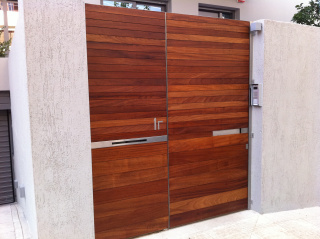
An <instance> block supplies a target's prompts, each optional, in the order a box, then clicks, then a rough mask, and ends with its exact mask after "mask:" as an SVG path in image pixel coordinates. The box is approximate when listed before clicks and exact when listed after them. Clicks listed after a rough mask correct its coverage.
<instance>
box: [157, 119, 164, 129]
mask: <svg viewBox="0 0 320 239" xmlns="http://www.w3.org/2000/svg"><path fill="white" fill-rule="evenodd" d="M160 123H163V121H158V130H160Z"/></svg>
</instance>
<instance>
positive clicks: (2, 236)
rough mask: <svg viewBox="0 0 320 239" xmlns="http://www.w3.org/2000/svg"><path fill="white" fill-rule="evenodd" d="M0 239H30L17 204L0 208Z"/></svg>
mask: <svg viewBox="0 0 320 239" xmlns="http://www.w3.org/2000/svg"><path fill="white" fill-rule="evenodd" d="M0 239H31V237H30V234H29V231H28V226H27V223H26V220H25V217H24V214H23V212H22V210H21V208H20V207H19V206H18V205H17V204H11V205H2V206H0Z"/></svg>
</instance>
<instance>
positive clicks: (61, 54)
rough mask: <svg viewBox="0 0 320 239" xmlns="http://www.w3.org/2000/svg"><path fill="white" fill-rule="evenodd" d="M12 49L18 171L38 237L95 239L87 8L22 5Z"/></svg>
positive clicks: (67, 3)
mask: <svg viewBox="0 0 320 239" xmlns="http://www.w3.org/2000/svg"><path fill="white" fill-rule="evenodd" d="M19 12H20V18H19V22H18V26H17V28H16V32H15V37H14V41H13V45H12V51H11V52H10V59H9V71H10V72H9V76H10V90H11V100H12V120H13V140H14V146H15V156H14V160H15V172H16V178H17V179H18V181H19V185H20V186H21V187H25V190H26V197H25V198H20V197H19V195H18V197H19V200H18V202H19V204H20V205H21V206H22V208H23V209H24V211H25V214H26V218H27V220H28V222H29V225H30V228H31V233H32V238H41V239H42V238H50V239H55V238H57V239H61V238H77V239H78V238H79V239H81V238H83V239H91V238H94V219H93V195H92V194H93V187H92V165H91V139H90V114H89V96H88V72H87V71H88V70H87V53H86V32H85V9H84V3H83V1H82V0H50V1H43V0H19Z"/></svg>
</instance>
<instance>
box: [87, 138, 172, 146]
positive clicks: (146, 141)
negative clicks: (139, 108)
mask: <svg viewBox="0 0 320 239" xmlns="http://www.w3.org/2000/svg"><path fill="white" fill-rule="evenodd" d="M167 140H168V136H167V135H162V136H154V137H146V138H133V139H120V140H109V141H100V142H92V143H91V148H92V149H101V148H110V147H117V146H126V145H135V144H149V143H157V142H165V141H167Z"/></svg>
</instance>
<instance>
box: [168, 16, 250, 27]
mask: <svg viewBox="0 0 320 239" xmlns="http://www.w3.org/2000/svg"><path fill="white" fill-rule="evenodd" d="M167 20H168V25H170V23H171V22H172V21H188V22H196V23H197V24H199V25H200V23H204V24H206V26H211V25H214V24H221V25H225V26H228V29H225V30H230V31H234V29H232V26H233V27H234V26H242V27H245V28H246V32H249V26H250V22H248V21H238V20H230V19H219V18H211V17H199V16H193V15H184V14H174V13H167ZM204 26H205V25H204Z"/></svg>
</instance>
